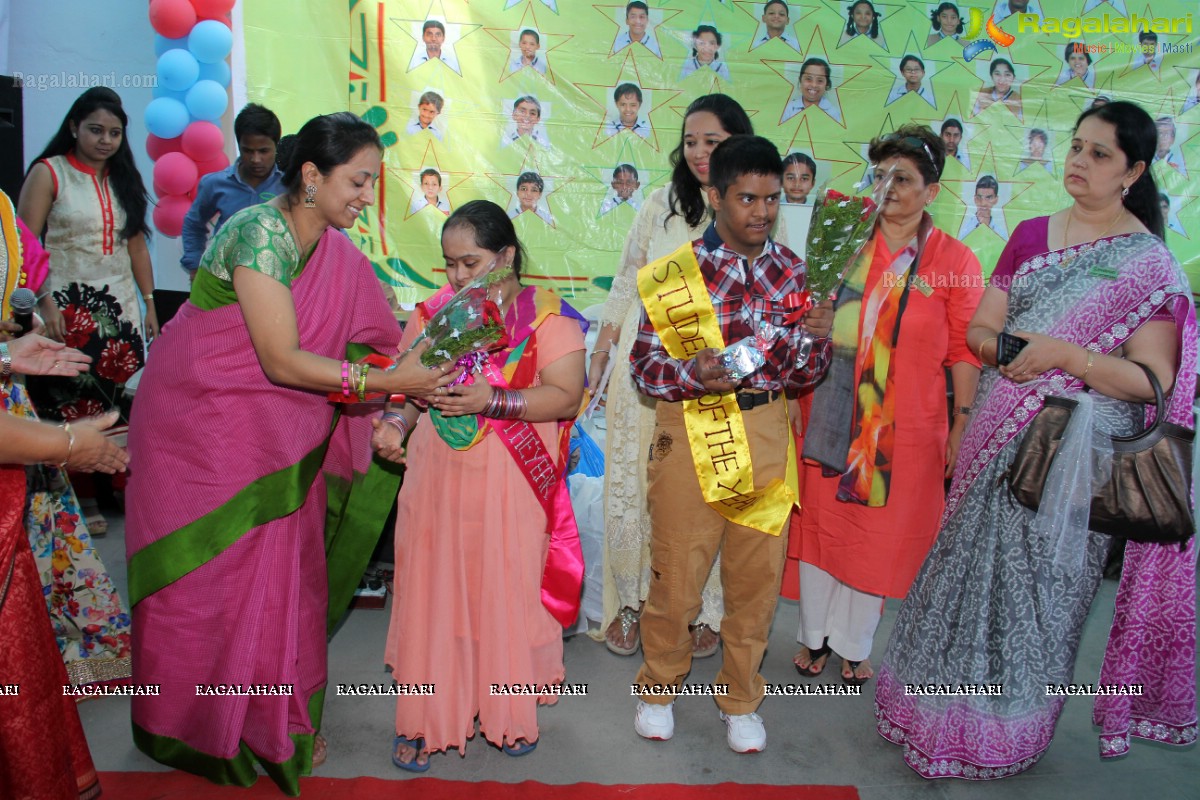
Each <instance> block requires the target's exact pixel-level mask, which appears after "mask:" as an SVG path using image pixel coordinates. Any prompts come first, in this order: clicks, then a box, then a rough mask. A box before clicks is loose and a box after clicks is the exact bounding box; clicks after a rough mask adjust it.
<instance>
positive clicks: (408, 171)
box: [385, 142, 472, 225]
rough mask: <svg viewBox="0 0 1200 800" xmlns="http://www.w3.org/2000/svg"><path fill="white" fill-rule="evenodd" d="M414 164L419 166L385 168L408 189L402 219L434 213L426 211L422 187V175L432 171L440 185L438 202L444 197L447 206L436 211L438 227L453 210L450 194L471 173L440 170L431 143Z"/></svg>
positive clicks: (440, 167) (388, 166)
mask: <svg viewBox="0 0 1200 800" xmlns="http://www.w3.org/2000/svg"><path fill="white" fill-rule="evenodd" d="M416 164H418V165H419V166H416V167H414V166H411V165H410V166H409V167H408V168H402V167H399V166H392V165H390V164H389V165H387V166H386V167H385V169H386V170H387V172H388V173H389V174H390V175H391V176H392V177H393V178H395V179H396V180H397V181H399V182H400V183H401V184H403V185H404V186H406V187H407V188H408V189H409V193H408V200H407V202H406V203H405V206H404V217H403V218H404V219H406V220H407V219H408V218H409V217H412V216H415V215H417V214H421V213H428V214H432V213H434V212H433V211H427V208H428V206H427V205H426V201H425V194H424V186H423V185H422V182H423V180H424V176H423V175H422V173H423V172H425V171H426V170H429V169H433V170H437V173H438V178H439V183H440V184H441V185H440V187H439V188H440V190H439V192H438V196H439V200H440V199H441V198H442V197H444V198H445V199H446V204H447V206H448V208H446V209H437V210H438V211H441V216H440V217H438V218H435V219H438V220H439V221H438V224H439V225H440V224H441V222H440V219H441V218H444V215H446V214H449V213H450V212H451V211H453V210H454V206H453V205H452V204H451V203H450V192H451V191H452V190H454V189H457V188H458V187H459V186H461V185H462V184H463V183H465V182H466V181H467V180H468V179H469V178H470V177H471V175H472V173H470V172H452V171H450V170H446V169H442V165H441V164H440V163H439V161H438V157H437V150H436V149H435V148H434V146H433V143H432V142H430V143H429V144H427V145H426V146H425V152H424V154H423V155H422V156H421V159H420V160H419V161H417V162H416ZM435 208H436V206H435Z"/></svg>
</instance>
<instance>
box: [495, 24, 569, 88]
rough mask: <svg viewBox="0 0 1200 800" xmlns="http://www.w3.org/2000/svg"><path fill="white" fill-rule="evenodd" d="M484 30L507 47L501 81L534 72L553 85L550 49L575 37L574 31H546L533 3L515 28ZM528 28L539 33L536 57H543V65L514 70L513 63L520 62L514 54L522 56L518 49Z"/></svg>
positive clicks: (501, 68)
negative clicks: (540, 67) (541, 25)
mask: <svg viewBox="0 0 1200 800" xmlns="http://www.w3.org/2000/svg"><path fill="white" fill-rule="evenodd" d="M484 30H485V31H486V32H487V34H488V35H489V36H491V37H492V38H493V39H495V40H496V41H498V42H499V43H500V44H502V45H504V47H505V48H507V49H506V52H507V54H508V55H507V56H506V57H505V59H504V61H503V62H502V64H501V66H500V82H501V83H503V82H504V81H506V80H508V79H509V78H511V77H513V76H514V75H526V74H528V73H534V74H536V75H542V76H543V77H545V79H546V80H547V81H549V82H550V83H551V85H553V84H554V71H553V70H552V69H551V68H550V51H551V50H556V49H558V48H559V47H562V46H563V45H564V44H566V43H567V42H568V41H570V40H571V39H573V38H574V37H575V34H573V33H566V34H563V33H546V31H545V29H544V28H542V27H540V26H539V25H538V21H537V13H536V11H535V10H534V7H533V6H532V5H530V6H529V7H528V8H526V9H525V13H524V14H522V15H521V23H520V24H519V25H517V26H516V27H515V28H485V29H484ZM527 30H531V31H533V32H534V33H536V34H537V37H538V40H539V41H538V45H539V46H538V50H537V56H536V57H537V58H538V59H541V63H542V65H543V67H542V69H537V68H536V67H535V66H534V65H525V66H518V67H517V69H515V70H514V69H513V68H512V67H513V64H519V62H517V61H515V60H514V54H515V57H516V58H520V55H521V54H520V51H519V49H518V48H519V47H520V42H521V32H522V31H527Z"/></svg>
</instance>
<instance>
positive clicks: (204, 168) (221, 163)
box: [196, 151, 229, 175]
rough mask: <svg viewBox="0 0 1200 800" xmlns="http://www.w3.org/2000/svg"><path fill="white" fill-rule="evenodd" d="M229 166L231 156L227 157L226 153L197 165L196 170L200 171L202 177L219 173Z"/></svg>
mask: <svg viewBox="0 0 1200 800" xmlns="http://www.w3.org/2000/svg"><path fill="white" fill-rule="evenodd" d="M228 166H229V156H227V155H225V153H224V151H222V152H220V153H218V154H217V157H216V158H214V159H211V160H209V161H199V162H197V163H196V168H197V169H199V170H200V174H201V175H207V174H208V173H210V172H218V171H220V170H223V169H225V168H226V167H228Z"/></svg>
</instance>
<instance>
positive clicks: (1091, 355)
mask: <svg viewBox="0 0 1200 800" xmlns="http://www.w3.org/2000/svg"><path fill="white" fill-rule="evenodd" d="M1087 356H1088V359H1087V366H1086V367H1084V368H1083V374H1082V375H1080V376H1079V380H1081V381H1083V382H1084V383H1087V376H1088V373H1089V372H1091V371H1092V363H1093V362H1095V360H1096V354H1095V353H1093V352H1092V351H1091V350H1088V351H1087Z"/></svg>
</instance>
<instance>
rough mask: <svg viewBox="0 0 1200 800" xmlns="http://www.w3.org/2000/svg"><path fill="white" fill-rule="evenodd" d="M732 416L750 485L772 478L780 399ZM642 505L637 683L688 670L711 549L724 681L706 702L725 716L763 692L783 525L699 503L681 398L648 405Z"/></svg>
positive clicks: (657, 697)
mask: <svg viewBox="0 0 1200 800" xmlns="http://www.w3.org/2000/svg"><path fill="white" fill-rule="evenodd" d="M742 419H743V421H744V423H745V427H746V436H747V438H748V439H749V444H750V456H751V460H752V462H753V465H754V485H755V488H762V487H763V486H766V485H767V484H768V483H770V482H771V481H772V480H774V479H775V478H780V479H782V478H783V477H784V475H785V472H786V468H787V446H788V440H789V439H790V437H791V435H792V434H791V429H790V427H789V426H788V420H787V403H786V401H784V400H783V399H782V398H781V399H778V400H776V401H775V402H773V403H767V404H766V405H762V406H759V407H757V408H754V409H751V410H749V411H743V412H742ZM649 503H650V524H651V528H652V530H651V536H650V596H649V597H648V598H647V600H646V607H645V608H644V609H643V611H642V616H641V635H642V651H643V654H644V656H645V662H644V663H643V665H642V669H641V671H640V672H639V673H638V676H637V683H638V684H639V685H641V686H643V687H654V686H660V687H661V686H667V685H671V686H676V687H677V686H679V685H681V684H682V683H683V680H684V678H686V677H687V674H688V673H689V672H690V671H691V668H692V638H691V635H690V633H689V632H688V623H689V622H691V621H692V620H694V619H695V618H696V615H697V614H698V613H699V612H700V591H701V589H703V587H704V581H705V578H706V577H707V576H708V571H709V569H710V568H711V567H712V563H713V559H714V558H715V557H716V555H717V552H718V551H720V553H721V586H722V588H723V590H724V592H725V616H724V618H723V619H722V621H721V642H722V644H723V645H724V660H723V662H722V664H721V671H720V672H719V673H718V674H717V681H716V682H717V683H718V684H722V685H727V686H728V690H729V691H728V695H726V696H717V698H716V701H717V705H718V706H719V707H720V709H721V710H722V711H724V712H725V713H726V714H749V713H751V712H752V711H754V710H755V709H756V708H758V706H759V704H760V703H762V699H763V684H764V681H763V678H762V676H761V675H760V674H759V672H758V669H759V666H761V664H762V659H763V654H764V653H765V652H766V649H767V633H768V632H769V630H770V627H771V619H772V617H773V616H774V614H775V602H776V600H777V599H778V597H779V583H780V576H781V575H782V573H783V563H784V558H785V556H786V553H787V526H786V525H785V526H784V533H783V535H781V536H772V535H770V534H767V533H763V532H762V531H756V530H754V529H753V528H746V527H743V526H741V525H736V524H734V523H732V522H729V521H728V520H726V519H725V518H724V517H722V516H721V515H720V514H718V513H717V512H716V511H714V510H713V509H712V508H711V507H710V506H709V505H708V504H707V503H705V502H704V497H703V496H702V495H701V493H700V481H699V479H698V478H697V477H696V470H695V469H694V467H693V462H692V453H691V450H690V449H689V448H688V438H687V430H686V428H685V427H684V423H683V405H682V404H681V403H666V402H661V401H660V402H659V403H658V410H657V417H656V420H655V431H654V439H653V443H652V445H651V452H650V466H649ZM651 691H653V689H651ZM641 699H643V700H645V701H646V702H648V703H658V704H666V703H669V702H671V700H672V699H673V698H672V697H671V696H670V695H664V694H651V693H649V692H647V694H645V695H643V696H642V698H641Z"/></svg>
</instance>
